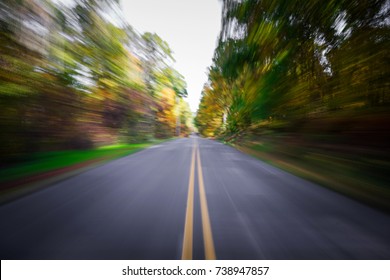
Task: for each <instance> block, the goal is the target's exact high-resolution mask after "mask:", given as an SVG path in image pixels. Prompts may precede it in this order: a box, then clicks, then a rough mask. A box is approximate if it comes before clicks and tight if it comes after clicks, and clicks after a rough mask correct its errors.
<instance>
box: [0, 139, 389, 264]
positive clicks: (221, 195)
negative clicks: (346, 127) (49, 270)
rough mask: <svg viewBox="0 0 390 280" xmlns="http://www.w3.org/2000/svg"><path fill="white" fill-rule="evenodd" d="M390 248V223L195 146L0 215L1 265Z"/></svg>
mask: <svg viewBox="0 0 390 280" xmlns="http://www.w3.org/2000/svg"><path fill="white" fill-rule="evenodd" d="M389 237H390V217H389V215H388V214H385V213H382V212H380V211H377V210H375V209H372V208H370V207H368V206H365V205H362V204H360V203H358V202H356V201H353V200H351V199H349V198H347V197H344V196H342V195H339V194H337V193H335V192H332V191H330V190H327V189H325V188H322V187H320V186H317V185H315V184H313V183H310V182H307V181H305V180H303V179H300V178H297V177H295V176H293V175H291V174H288V173H286V172H284V171H281V170H279V169H277V168H274V167H272V166H270V165H268V164H266V163H263V162H261V161H259V160H256V159H254V158H252V157H250V156H247V155H245V154H243V153H241V152H239V151H236V150H235V149H233V148H231V147H229V146H226V145H223V144H221V143H218V142H216V141H212V140H207V139H202V138H197V137H194V138H187V139H178V140H173V141H169V142H165V143H163V144H160V145H156V146H153V147H150V148H148V149H145V150H143V151H141V152H138V153H136V154H133V155H130V156H127V157H124V158H121V159H118V160H115V161H112V162H109V163H107V164H105V165H102V166H100V167H97V168H94V169H92V170H89V171H86V172H84V173H81V174H79V175H77V176H74V177H71V178H68V179H66V180H63V181H60V182H58V183H56V184H54V185H52V186H50V187H48V188H45V189H44V190H41V191H39V192H36V193H34V194H32V195H29V196H26V197H23V198H21V199H18V200H16V201H13V202H11V203H8V204H5V205H3V206H1V207H0V257H1V259H181V258H183V259H190V258H193V259H205V258H208V259H213V258H217V259H355V258H357V259H390V238H389Z"/></svg>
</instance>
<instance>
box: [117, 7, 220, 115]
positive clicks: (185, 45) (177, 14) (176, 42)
mask: <svg viewBox="0 0 390 280" xmlns="http://www.w3.org/2000/svg"><path fill="white" fill-rule="evenodd" d="M121 7H122V12H123V14H124V17H125V18H126V19H127V21H128V23H129V24H130V25H131V26H133V27H134V28H135V29H136V30H137V31H138V32H140V33H143V32H152V33H157V34H158V35H159V36H160V37H161V38H162V39H163V40H164V41H166V42H167V43H168V44H169V46H170V47H171V49H172V50H173V56H174V58H175V59H176V63H175V65H174V67H175V69H176V70H178V71H179V72H180V73H181V74H182V75H183V76H184V77H185V80H186V82H187V91H188V98H187V102H188V103H189V104H190V107H191V110H192V111H193V112H196V110H197V108H198V105H199V101H200V95H201V91H202V88H203V85H204V83H205V82H207V74H206V72H207V67H209V66H210V65H211V63H212V57H213V54H214V50H215V47H216V44H217V39H218V35H219V32H220V30H221V9H222V5H221V1H219V0H121Z"/></svg>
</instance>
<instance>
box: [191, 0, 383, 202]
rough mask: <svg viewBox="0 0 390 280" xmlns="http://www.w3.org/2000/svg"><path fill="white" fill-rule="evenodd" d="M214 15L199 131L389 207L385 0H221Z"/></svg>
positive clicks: (318, 180) (308, 176)
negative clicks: (218, 15)
mask: <svg viewBox="0 0 390 280" xmlns="http://www.w3.org/2000/svg"><path fill="white" fill-rule="evenodd" d="M222 16H223V26H222V31H221V34H220V38H219V43H218V46H217V48H216V50H215V53H214V59H213V64H212V65H211V66H210V68H209V80H208V82H207V83H206V84H205V85H204V88H203V93H202V99H201V103H200V106H199V109H198V112H197V115H196V118H195V123H196V126H197V128H198V130H199V132H200V133H201V134H202V135H204V136H207V137H214V138H220V139H222V140H224V141H226V142H228V143H231V144H232V145H235V146H236V147H237V148H239V149H242V150H244V151H246V152H248V153H251V154H253V155H256V156H258V157H260V158H262V159H264V160H267V161H269V162H271V163H272V164H275V165H278V166H280V167H282V168H285V169H287V170H289V171H292V172H295V173H296V174H298V175H301V176H304V177H306V178H309V179H311V180H313V181H315V182H318V183H320V184H322V185H325V186H327V187H330V188H332V189H334V190H336V191H338V192H341V193H344V194H347V195H349V196H352V197H355V198H357V199H360V200H362V201H365V202H368V203H371V204H372V205H375V206H379V207H382V208H387V209H390V187H389V186H390V185H389V182H390V151H389V144H388V143H390V133H389V131H390V127H389V124H390V111H389V109H390V94H389V93H390V84H389V76H390V75H389V74H390V72H389V71H390V68H389V67H388V60H389V49H390V41H389V38H390V37H389V34H390V33H389V27H390V21H389V20H390V5H389V1H378V0H370V1H350V0H348V1H344V0H341V1H317V0H310V1H304V2H302V1H278V0H262V1H259V0H245V1H235V0H225V1H223V15H222Z"/></svg>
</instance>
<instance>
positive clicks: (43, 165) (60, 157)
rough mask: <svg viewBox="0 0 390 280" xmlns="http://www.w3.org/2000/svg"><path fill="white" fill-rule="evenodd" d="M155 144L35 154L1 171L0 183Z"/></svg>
mask: <svg viewBox="0 0 390 280" xmlns="http://www.w3.org/2000/svg"><path fill="white" fill-rule="evenodd" d="M153 144H155V143H150V142H149V143H140V144H117V145H110V146H103V147H99V148H95V149H91V150H68V151H56V152H44V153H37V154H34V155H33V156H32V158H31V160H29V161H26V162H23V163H19V164H17V165H14V166H10V167H7V168H3V169H1V170H0V182H7V181H13V180H18V179H20V178H23V177H28V176H32V175H36V174H41V173H44V172H48V171H52V170H56V169H59V168H64V167H67V166H72V165H75V164H79V163H83V162H87V161H91V160H100V159H102V160H103V159H111V158H117V157H122V156H126V155H129V154H131V153H134V152H136V151H139V150H141V149H143V148H146V147H148V146H151V145H153Z"/></svg>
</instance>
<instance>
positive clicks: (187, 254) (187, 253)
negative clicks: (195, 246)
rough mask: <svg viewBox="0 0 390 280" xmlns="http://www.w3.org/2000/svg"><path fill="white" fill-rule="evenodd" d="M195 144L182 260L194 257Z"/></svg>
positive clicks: (194, 146)
mask: <svg viewBox="0 0 390 280" xmlns="http://www.w3.org/2000/svg"><path fill="white" fill-rule="evenodd" d="M196 145H197V143H196V142H195V144H194V145H193V147H192V158H191V168H190V179H189V181H188V197H187V210H186V219H185V225H184V238H183V251H182V254H181V259H182V260H191V259H192V240H193V217H194V173H195V151H196V148H197V147H196Z"/></svg>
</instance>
